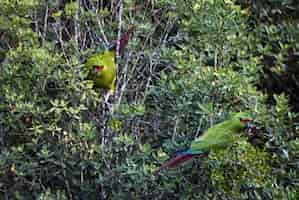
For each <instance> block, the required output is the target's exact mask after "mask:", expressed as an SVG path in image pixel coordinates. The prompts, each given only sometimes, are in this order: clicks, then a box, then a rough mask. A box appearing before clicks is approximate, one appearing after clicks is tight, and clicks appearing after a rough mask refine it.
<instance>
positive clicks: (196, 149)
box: [153, 112, 251, 175]
mask: <svg viewBox="0 0 299 200" xmlns="http://www.w3.org/2000/svg"><path fill="white" fill-rule="evenodd" d="M250 121H251V118H250V116H249V115H248V114H247V113H243V112H240V113H237V114H234V115H233V116H232V117H231V118H230V119H229V120H226V121H224V122H222V123H219V124H217V125H215V126H213V127H211V128H209V129H208V130H207V131H206V132H204V133H203V135H201V136H200V137H198V138H196V139H195V140H194V141H193V142H192V143H191V146H190V148H189V149H188V150H187V151H183V152H180V153H178V154H177V156H176V157H175V158H173V159H171V160H169V161H167V162H166V163H164V164H163V165H162V166H161V167H159V168H158V169H157V170H155V171H154V172H153V174H154V175H158V174H159V172H160V171H161V170H163V169H166V168H173V167H176V166H178V165H179V164H181V163H184V162H186V161H188V160H190V159H192V157H193V156H195V155H200V154H204V153H207V152H209V151H210V150H212V149H215V148H224V147H226V146H228V145H229V144H232V143H233V142H234V140H235V138H238V136H237V133H239V132H242V131H244V129H245V128H246V127H250V126H249V122H250Z"/></svg>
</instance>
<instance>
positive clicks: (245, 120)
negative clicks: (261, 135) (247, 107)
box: [231, 112, 252, 131]
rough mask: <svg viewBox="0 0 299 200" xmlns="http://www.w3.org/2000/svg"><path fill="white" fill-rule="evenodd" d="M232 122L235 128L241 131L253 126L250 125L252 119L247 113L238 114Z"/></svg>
mask: <svg viewBox="0 0 299 200" xmlns="http://www.w3.org/2000/svg"><path fill="white" fill-rule="evenodd" d="M231 120H232V123H233V126H234V127H235V128H236V129H237V130H239V131H242V130H246V129H250V128H252V125H251V124H250V122H251V121H252V118H251V117H250V115H249V114H248V113H245V112H239V113H236V114H234V115H233V116H232V118H231Z"/></svg>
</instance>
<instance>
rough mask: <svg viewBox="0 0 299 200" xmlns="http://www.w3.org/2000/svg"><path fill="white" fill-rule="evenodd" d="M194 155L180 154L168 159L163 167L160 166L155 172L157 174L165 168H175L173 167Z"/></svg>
mask: <svg viewBox="0 0 299 200" xmlns="http://www.w3.org/2000/svg"><path fill="white" fill-rule="evenodd" d="M192 157H193V155H192V154H186V153H184V154H180V155H178V156H176V157H175V158H173V159H171V160H169V161H167V162H166V163H164V164H163V165H162V166H161V167H159V168H158V169H157V170H155V171H154V172H153V174H154V175H155V176H157V175H159V173H160V171H161V170H163V169H166V168H173V167H176V166H178V165H180V164H182V163H184V162H186V161H188V160H190V159H192Z"/></svg>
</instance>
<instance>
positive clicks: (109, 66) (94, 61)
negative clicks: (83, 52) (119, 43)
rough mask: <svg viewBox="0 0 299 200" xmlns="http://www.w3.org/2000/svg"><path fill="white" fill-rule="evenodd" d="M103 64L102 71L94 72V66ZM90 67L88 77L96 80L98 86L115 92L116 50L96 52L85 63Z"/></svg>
mask: <svg viewBox="0 0 299 200" xmlns="http://www.w3.org/2000/svg"><path fill="white" fill-rule="evenodd" d="M96 66H103V69H102V70H101V72H100V73H94V67H96ZM85 67H87V68H88V69H89V74H88V77H87V78H88V79H90V80H93V81H94V85H95V86H96V87H100V88H104V89H108V90H111V91H112V92H114V82H115V78H116V66H115V52H114V51H105V52H104V53H98V54H94V55H93V56H91V57H90V58H88V60H87V61H86V63H85Z"/></svg>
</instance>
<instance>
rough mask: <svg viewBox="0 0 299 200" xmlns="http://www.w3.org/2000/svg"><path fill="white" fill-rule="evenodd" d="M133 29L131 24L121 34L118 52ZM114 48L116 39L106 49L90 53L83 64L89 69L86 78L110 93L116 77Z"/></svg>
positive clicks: (121, 50)
mask: <svg viewBox="0 0 299 200" xmlns="http://www.w3.org/2000/svg"><path fill="white" fill-rule="evenodd" d="M133 31H134V27H133V26H132V27H131V28H130V29H129V30H128V31H127V32H125V33H123V34H122V35H121V37H120V41H119V52H118V53H119V54H121V53H122V52H123V51H124V49H125V47H126V45H127V44H128V41H129V38H130V36H131V34H132V33H133ZM116 48H117V41H114V42H113V43H112V45H111V46H110V48H109V49H108V50H106V51H104V52H102V53H96V54H94V55H92V56H91V57H89V58H88V59H87V61H86V62H85V64H84V66H85V67H87V68H88V69H89V74H88V76H87V79H89V80H92V81H94V85H95V87H99V88H104V89H107V90H109V91H111V92H112V93H113V92H114V82H115V79H116V65H115V56H116Z"/></svg>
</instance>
